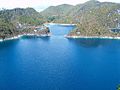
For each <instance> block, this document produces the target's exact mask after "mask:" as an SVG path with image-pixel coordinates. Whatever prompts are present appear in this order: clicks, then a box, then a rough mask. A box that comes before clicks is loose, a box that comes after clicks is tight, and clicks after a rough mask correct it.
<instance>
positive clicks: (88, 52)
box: [0, 26, 120, 90]
mask: <svg viewBox="0 0 120 90" xmlns="http://www.w3.org/2000/svg"><path fill="white" fill-rule="evenodd" d="M72 28H73V27H61V26H51V27H50V30H51V31H52V34H53V35H52V36H51V37H44V38H35V37H23V38H21V39H19V40H12V41H5V42H2V43H0V90H116V87H117V85H118V84H120V40H107V39H66V38H64V37H63V35H64V34H66V33H67V32H68V31H69V30H71V29H72Z"/></svg>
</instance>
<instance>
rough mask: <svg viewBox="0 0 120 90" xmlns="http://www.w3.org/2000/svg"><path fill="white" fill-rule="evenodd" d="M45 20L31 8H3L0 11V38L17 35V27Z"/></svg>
mask: <svg viewBox="0 0 120 90" xmlns="http://www.w3.org/2000/svg"><path fill="white" fill-rule="evenodd" d="M44 22H45V20H44V19H43V17H42V16H41V15H40V14H39V12H37V11H36V10H34V9H33V8H26V9H24V8H15V9H10V10H8V9H4V10H1V11H0V38H1V37H12V36H15V35H18V34H19V33H20V32H22V31H20V30H19V29H21V30H23V29H25V28H26V27H27V26H36V25H41V24H43V23H44Z"/></svg>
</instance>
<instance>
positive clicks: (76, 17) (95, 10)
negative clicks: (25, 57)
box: [41, 0, 120, 36]
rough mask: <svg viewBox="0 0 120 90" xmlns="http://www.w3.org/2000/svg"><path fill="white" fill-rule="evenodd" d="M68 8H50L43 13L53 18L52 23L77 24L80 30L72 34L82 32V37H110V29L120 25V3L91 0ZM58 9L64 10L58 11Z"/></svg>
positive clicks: (65, 6)
mask: <svg viewBox="0 0 120 90" xmlns="http://www.w3.org/2000/svg"><path fill="white" fill-rule="evenodd" d="M68 6H69V5H65V4H64V5H59V6H56V7H49V8H48V9H46V10H44V11H43V12H44V13H43V12H41V13H42V15H43V16H49V18H50V17H51V18H52V19H51V21H52V22H56V23H74V24H77V27H78V28H77V29H75V30H74V31H72V32H71V33H72V34H76V32H80V33H81V34H82V35H94V36H95V35H110V34H111V33H112V32H110V31H109V28H116V27H118V25H119V24H120V4H119V3H112V2H99V1H97V0H90V1H87V2H85V3H83V4H78V5H76V6H70V7H68ZM58 7H61V8H62V9H64V10H61V9H60V10H58V9H57V8H58ZM51 8H52V9H51ZM56 9H57V10H56ZM61 11H62V13H61ZM55 15H56V17H55ZM114 34H116V33H114ZM117 34H118V33H117ZM112 35H113V33H112Z"/></svg>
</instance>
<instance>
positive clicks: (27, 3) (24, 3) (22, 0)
mask: <svg viewBox="0 0 120 90" xmlns="http://www.w3.org/2000/svg"><path fill="white" fill-rule="evenodd" d="M0 1H1V2H2V3H0V8H6V9H13V8H27V7H32V8H34V9H36V10H37V11H42V10H44V9H46V8H47V7H49V6H56V5H60V4H71V5H76V4H80V3H84V2H86V1H89V0H80V1H79V0H66V1H65V0H59V1H57V0H19V1H18V0H11V1H10V2H9V1H8V0H0ZM98 1H100V2H115V3H120V0H98ZM8 2H9V3H8Z"/></svg>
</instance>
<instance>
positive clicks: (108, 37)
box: [64, 35, 120, 40]
mask: <svg viewBox="0 0 120 90" xmlns="http://www.w3.org/2000/svg"><path fill="white" fill-rule="evenodd" d="M64 37H65V38H73V39H77V38H86V39H92V38H96V39H118V40H120V37H112V36H67V35H65V36H64Z"/></svg>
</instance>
